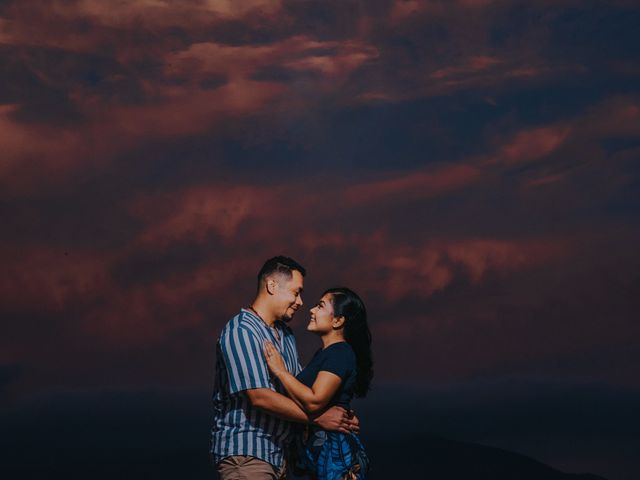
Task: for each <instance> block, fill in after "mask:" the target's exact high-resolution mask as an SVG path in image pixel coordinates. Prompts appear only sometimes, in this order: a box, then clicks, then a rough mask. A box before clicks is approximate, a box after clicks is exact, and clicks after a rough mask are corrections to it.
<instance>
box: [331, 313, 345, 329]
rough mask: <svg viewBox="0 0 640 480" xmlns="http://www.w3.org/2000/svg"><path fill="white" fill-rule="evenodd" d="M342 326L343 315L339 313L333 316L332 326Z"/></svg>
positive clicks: (336, 327) (335, 327) (337, 327)
mask: <svg viewBox="0 0 640 480" xmlns="http://www.w3.org/2000/svg"><path fill="white" fill-rule="evenodd" d="M343 326H344V316H342V315H340V316H339V317H333V328H334V329H336V330H337V329H339V328H342V327H343Z"/></svg>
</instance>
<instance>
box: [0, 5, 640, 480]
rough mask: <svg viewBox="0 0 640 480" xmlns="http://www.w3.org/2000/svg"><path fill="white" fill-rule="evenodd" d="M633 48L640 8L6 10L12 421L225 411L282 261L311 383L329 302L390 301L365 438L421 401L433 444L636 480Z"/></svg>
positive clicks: (6, 324) (2, 240) (378, 304)
mask: <svg viewBox="0 0 640 480" xmlns="http://www.w3.org/2000/svg"><path fill="white" fill-rule="evenodd" d="M638 25H640V7H639V6H638V5H637V2H632V1H630V0H612V1H609V2H603V1H599V0H598V1H597V0H583V1H577V0H558V1H553V2H550V1H548V0H531V1H527V2H525V1H519V0H511V1H509V0H451V1H446V2H445V1H440V0H421V1H417V0H372V1H369V2H362V1H351V0H347V1H340V2H336V1H331V0H329V1H326V0H325V1H316V0H312V1H305V2H299V1H291V0H250V1H247V2H230V1H226V0H186V1H183V2H171V1H147V0H125V1H122V2H118V4H117V5H115V4H112V5H109V4H108V3H107V2H100V1H98V0H69V1H64V2H55V3H51V2H41V1H35V0H33V1H32V0H26V1H18V0H5V1H0V59H1V62H0V71H1V72H2V75H0V213H1V215H2V219H3V228H2V235H1V237H0V261H2V265H3V268H2V273H0V318H2V320H3V322H2V323H3V333H2V336H1V337H0V406H2V407H3V410H4V411H5V412H10V413H7V415H8V417H7V416H5V417H6V418H3V419H2V421H3V422H4V421H7V422H11V418H9V417H10V416H11V415H13V414H14V413H15V414H16V415H18V416H19V415H20V414H19V412H23V413H24V412H31V413H30V414H26V415H27V418H28V417H29V415H31V414H33V415H36V413H37V411H38V409H39V408H42V409H44V410H43V411H46V412H49V413H50V414H51V415H53V416H54V417H55V412H56V411H57V410H56V408H58V407H55V402H56V401H55V400H54V399H55V398H58V397H57V396H56V395H62V396H63V397H64V398H73V399H78V398H80V399H81V398H85V394H86V393H87V392H89V393H90V392H96V391H101V392H106V393H105V394H107V395H111V394H113V395H115V396H114V397H113V401H114V402H115V403H114V404H115V405H116V406H117V405H120V404H121V402H125V404H126V400H125V399H127V398H129V397H128V396H127V395H128V394H126V393H122V392H129V391H131V390H134V391H135V390H136V389H139V390H142V391H144V390H145V389H155V391H158V392H173V391H176V392H179V391H183V390H185V389H186V390H189V391H192V390H193V391H194V392H200V393H197V394H195V393H194V395H203V394H206V392H207V391H208V390H209V389H210V388H212V385H211V382H212V378H213V362H214V358H213V356H214V353H213V352H214V348H213V347H214V343H215V340H216V336H217V334H218V333H219V331H220V329H221V327H222V325H223V324H224V323H225V322H226V321H227V320H228V319H229V318H230V317H231V316H232V315H234V314H235V313H236V312H237V311H238V309H239V308H241V307H243V306H246V305H247V304H248V303H249V302H250V301H251V299H252V296H253V294H254V291H255V285H254V282H255V279H254V278H255V275H256V273H257V270H258V269H259V268H260V265H261V264H262V262H263V261H264V260H265V259H267V258H269V257H271V256H273V255H278V254H284V255H288V256H292V257H294V258H295V259H297V260H298V261H299V262H300V263H302V264H303V265H304V266H305V267H306V268H307V269H308V276H307V278H306V281H305V282H306V284H305V293H304V297H303V299H304V301H305V306H304V308H303V311H302V312H298V314H297V315H296V318H295V319H294V320H293V323H292V326H293V328H294V330H295V331H296V335H297V338H298V342H299V345H300V350H301V352H302V354H303V358H304V359H309V358H310V356H311V354H312V353H313V351H314V349H315V348H316V346H317V343H316V341H317V339H315V338H314V337H313V336H311V335H309V334H307V333H306V332H305V324H306V320H307V316H308V313H307V311H308V310H307V309H308V307H310V306H311V305H313V303H314V302H315V301H317V299H318V296H319V294H320V293H321V292H322V291H324V290H325V289H326V288H327V287H329V286H331V285H336V284H341V285H346V286H349V287H350V288H352V289H354V290H355V291H356V292H358V293H359V294H360V295H361V296H362V297H363V299H364V301H365V303H366V305H367V309H368V311H369V312H370V322H371V329H372V332H373V337H374V355H375V361H376V365H375V368H376V377H375V383H376V384H377V385H379V386H380V390H378V391H379V392H380V393H379V396H376V397H375V399H370V400H368V401H365V402H361V404H360V406H359V409H360V410H362V411H363V422H364V423H365V424H367V423H369V424H370V425H371V424H372V423H373V424H374V425H376V419H375V417H376V416H377V415H378V414H379V412H380V411H381V410H380V409H382V407H381V406H380V405H383V404H384V405H386V407H385V408H389V409H397V410H403V409H404V407H405V405H406V404H407V402H409V403H411V402H412V400H411V399H412V398H414V397H416V396H417V397H416V398H418V399H419V402H421V403H423V404H424V405H430V407H429V408H431V409H432V410H433V411H432V412H425V413H424V415H425V416H424V419H423V420H424V422H423V423H421V424H420V425H421V427H420V429H421V430H420V431H424V432H425V434H429V435H431V434H433V435H436V436H437V435H441V436H443V437H445V438H449V439H452V440H459V441H468V442H472V443H479V444H483V445H490V446H495V447H500V448H505V449H507V450H511V451H514V452H519V453H522V454H524V455H528V456H531V457H532V458H535V459H537V460H540V461H543V462H545V463H547V464H548V465H549V466H550V467H553V468H557V469H559V470H562V471H566V472H568V473H592V474H596V475H601V476H603V477H605V478H607V479H608V480H630V479H631V478H636V477H638V475H640V465H638V464H637V461H636V460H635V459H634V456H633V452H634V450H633V449H634V448H636V446H637V445H638V442H639V440H640V427H639V425H638V417H637V414H636V413H635V412H633V409H631V408H630V407H629V405H631V402H632V401H634V400H636V399H637V398H638V392H639V391H640V380H639V379H640V349H638V338H640V324H639V323H638V311H639V310H640V275H639V273H638V272H640V255H638V245H639V244H640V242H639V241H640V222H639V221H638V219H640V195H639V192H640V169H639V165H640V163H639V162H638V159H639V158H640V87H639V86H640V67H639V62H638V60H639V59H640V30H639V29H638V28H637V26H638ZM397 385H404V386H406V385H410V386H411V389H413V390H411V389H410V390H411V392H413V393H407V392H408V390H406V389H405V390H402V389H401V390H402V392H403V393H401V394H397V393H396V392H395V390H394V388H395V387H394V386H397ZM402 388H404V387H402ZM374 391H375V390H374ZM56 392H57V393H56ZM109 392H111V393H109ZM118 392H120V393H118ZM202 392H204V393H202ZM416 392H421V393H416ZM167 394H168V395H169V396H171V395H170V394H169V393H167ZM118 395H121V396H120V397H118ZM376 395H377V394H376ZM456 395H460V396H462V397H464V401H465V402H467V403H465V404H464V405H463V404H460V405H459V408H458V407H457V408H452V409H449V408H448V407H447V405H449V404H456V398H455V397H456ZM134 396H135V395H134ZM141 398H145V399H146V400H144V401H148V402H149V408H155V405H156V403H155V402H156V400H158V399H153V398H148V397H144V396H143V397H141ZM568 399H570V400H571V401H568ZM39 401H40V402H42V403H41V404H39V403H38V402H39ZM158 401H160V400H158ZM202 401H206V399H205V400H202ZM51 402H53V403H51ZM73 402H75V400H73ZM73 402H72V403H73ZM189 402H190V400H189V401H186V403H185V404H184V405H188V404H189ZM540 402H542V405H543V406H544V408H542V406H541V405H540ZM160 403H161V401H160ZM572 403H573V404H574V405H575V409H572V407H571V404H572ZM38 405H40V406H38ZM74 405H75V403H74ZM181 405H183V404H181ZM78 408H80V407H78ZM114 408H115V407H114ZM118 408H120V407H118ZM185 408H188V407H186V406H185ZM34 409H35V410H34ZM116 410H117V408H116ZM125 410H126V409H125ZM80 411H82V408H80ZM203 411H204V407H203V410H201V412H203ZM367 412H368V413H367ZM72 413H73V412H71V413H69V415H71V416H72V417H73V414H72ZM112 413H113V412H112ZM112 413H107V412H105V413H104V415H105V416H106V417H108V418H110V417H109V416H110V415H111V414H112ZM405 413H406V412H405ZM65 415H66V414H65ZM202 415H204V414H202ZM367 415H371V416H372V417H374V418H367ZM440 416H443V418H445V419H446V421H445V420H442V419H440ZM54 417H48V418H50V420H51V421H52V422H53V423H52V425H54V424H55V425H59V424H56V423H55V421H54V420H55V418H54ZM73 418H74V419H75V420H74V422H75V421H80V418H81V415H80V414H79V413H78V416H76V417H73ZM193 418H195V417H193ZM199 418H203V417H199ZM483 418H486V419H489V420H488V421H487V422H486V423H483V422H484V420H481V419H483ZM439 419H440V420H439ZM549 419H551V420H549ZM601 419H607V421H606V422H604V421H601ZM98 420H99V419H96V421H98ZM103 420H104V419H103ZM149 421H151V420H149ZM198 421H201V420H198ZM202 421H204V420H202ZM193 422H194V423H196V420H193ZM434 424H435V425H436V426H437V428H432V427H433V425H434ZM467 424H471V426H470V427H469V428H468V429H466V430H465V428H466V427H465V425H467ZM509 425H514V426H515V427H509ZM205 427H206V428H208V427H209V426H208V425H206V426H205ZM378 427H379V426H377V425H376V427H375V428H378ZM472 427H473V428H472ZM56 428H57V427H56ZM36 431H37V428H36ZM375 431H376V432H379V431H378V430H375ZM417 433H419V432H417ZM128 434H131V435H134V436H135V432H129V433H128ZM376 435H377V436H376V438H382V437H380V436H379V435H378V434H377V433H376ZM87 441H88V442H89V443H90V444H91V442H92V441H95V442H97V441H98V439H97V438H94V439H93V440H91V439H88V440H87ZM97 444H98V443H96V445H97ZM189 445H192V446H193V445H194V444H193V443H190V444H189ZM204 448H205V449H206V446H205V447H204ZM636 450H637V448H636ZM114 461H115V460H114Z"/></svg>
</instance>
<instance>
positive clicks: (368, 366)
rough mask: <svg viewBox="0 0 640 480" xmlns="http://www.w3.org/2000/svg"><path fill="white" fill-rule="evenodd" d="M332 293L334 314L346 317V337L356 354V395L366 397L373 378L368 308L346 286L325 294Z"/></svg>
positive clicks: (332, 289)
mask: <svg viewBox="0 0 640 480" xmlns="http://www.w3.org/2000/svg"><path fill="white" fill-rule="evenodd" d="M326 294H330V295H331V299H332V302H331V303H332V304H333V315H334V316H336V317H344V319H345V322H344V339H345V340H346V341H347V343H348V344H349V345H351V348H352V349H353V351H354V353H355V355H356V367H357V374H356V384H355V388H354V393H355V395H356V397H364V396H365V395H366V394H367V392H368V391H369V387H370V385H371V379H372V378H373V358H372V355H371V331H370V330H369V324H368V323H367V309H366V308H365V306H364V302H363V301H362V299H361V298H360V297H359V296H358V295H357V294H356V293H355V292H354V291H353V290H350V289H348V288H345V287H334V288H330V289H328V290H327V291H326V292H324V294H323V295H326Z"/></svg>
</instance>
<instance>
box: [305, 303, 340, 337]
mask: <svg viewBox="0 0 640 480" xmlns="http://www.w3.org/2000/svg"><path fill="white" fill-rule="evenodd" d="M331 300H332V298H331V294H330V293H327V294H325V295H324V296H323V297H322V298H321V299H320V301H319V302H318V304H317V305H316V306H315V307H313V308H312V309H311V320H309V325H307V330H308V331H310V332H314V333H318V334H320V335H322V334H325V333H329V332H330V331H331V330H333V321H334V319H335V318H334V316H333V303H331Z"/></svg>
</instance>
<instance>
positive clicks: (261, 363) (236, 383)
mask: <svg viewBox="0 0 640 480" xmlns="http://www.w3.org/2000/svg"><path fill="white" fill-rule="evenodd" d="M220 351H221V352H222V356H223V358H224V364H225V367H226V369H227V374H228V377H229V393H231V394H233V393H238V392H242V391H244V390H252V389H254V388H269V389H271V390H274V388H273V386H272V385H271V382H270V381H269V371H268V368H267V364H266V361H265V359H264V355H263V353H262V344H261V341H260V340H259V339H258V338H257V336H256V335H255V334H254V333H253V332H250V331H248V330H246V329H243V328H233V329H230V330H228V331H227V332H226V333H225V334H223V335H222V336H221V337H220Z"/></svg>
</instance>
